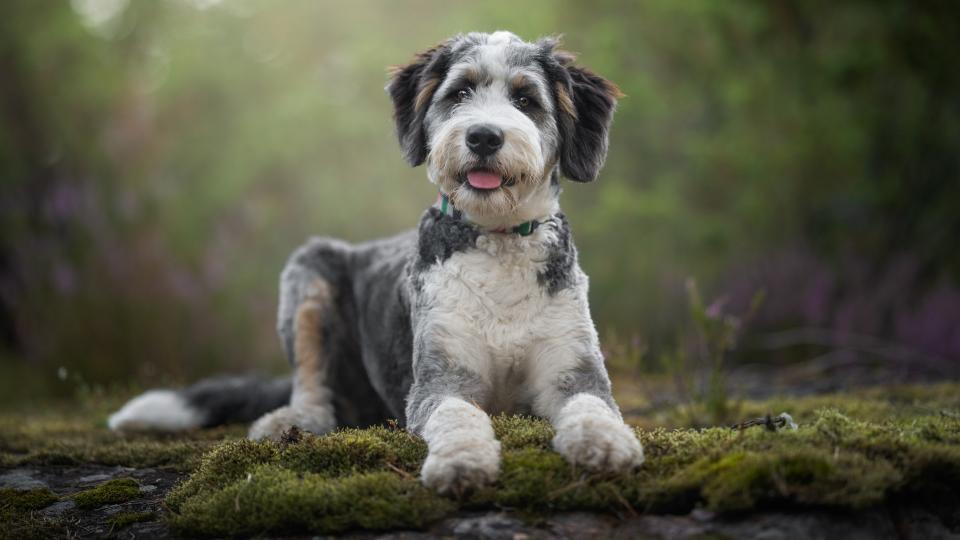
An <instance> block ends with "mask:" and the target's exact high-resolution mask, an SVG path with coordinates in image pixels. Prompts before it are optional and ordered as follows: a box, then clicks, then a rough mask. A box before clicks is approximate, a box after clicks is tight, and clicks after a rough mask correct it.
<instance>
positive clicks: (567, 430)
mask: <svg viewBox="0 0 960 540" xmlns="http://www.w3.org/2000/svg"><path fill="white" fill-rule="evenodd" d="M556 431H557V434H556V435H555V436H554V437H553V448H554V449H555V450H556V451H557V452H559V453H560V455H562V456H563V457H564V458H566V459H567V461H569V462H570V463H572V464H574V465H577V466H582V467H585V468H587V469H590V470H592V471H598V472H622V471H626V470H629V469H632V468H634V467H637V466H639V465H640V464H641V463H643V447H642V446H640V441H639V440H637V437H636V435H635V434H634V433H633V430H632V429H630V427H629V426H627V425H626V424H624V423H623V420H621V419H620V418H617V416H616V415H614V414H613V412H612V411H611V410H610V409H609V408H608V407H607V405H606V404H605V403H604V402H603V401H602V400H600V399H599V398H597V397H594V396H591V395H587V394H581V395H578V396H576V397H574V398H573V399H571V400H570V401H569V402H568V403H567V404H566V405H565V406H564V407H563V409H562V410H561V411H560V414H559V415H558V420H557V423H556Z"/></svg>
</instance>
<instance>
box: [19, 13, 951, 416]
mask: <svg viewBox="0 0 960 540" xmlns="http://www.w3.org/2000/svg"><path fill="white" fill-rule="evenodd" d="M495 29H508V30H511V31H513V32H515V33H517V34H519V35H521V36H522V37H525V38H527V39H534V38H536V37H538V36H543V35H553V34H561V33H562V34H564V35H565V39H564V43H565V48H567V49H569V50H572V51H576V52H578V53H579V54H580V59H581V62H582V63H583V64H584V65H587V66H589V67H591V68H593V69H595V70H596V71H598V72H599V73H601V74H603V75H605V76H607V77H609V78H610V79H611V80H613V81H615V82H616V83H617V84H618V85H619V86H620V88H622V89H623V91H624V92H625V93H626V94H627V96H628V97H627V98H625V99H624V100H622V102H621V104H620V107H619V110H618V113H617V116H616V119H615V125H614V128H613V133H612V145H611V149H610V155H609V159H608V162H607V166H606V169H605V171H604V173H603V174H602V176H601V178H600V180H599V181H597V182H596V183H594V184H589V185H574V184H570V183H568V184H566V191H565V193H564V197H563V204H564V208H565V210H566V212H567V213H568V215H569V216H570V219H571V221H572V224H573V227H574V233H575V236H576V239H577V242H578V245H579V247H580V251H581V263H582V265H583V266H584V268H585V270H586V271H587V273H588V274H589V275H590V276H591V287H592V288H591V301H592V306H593V310H594V314H595V317H596V320H597V322H598V326H599V327H600V331H601V335H602V336H604V337H605V339H606V344H607V345H606V346H607V348H608V352H609V354H610V356H611V359H610V361H611V363H613V364H614V365H615V367H617V368H618V369H620V368H622V369H625V370H629V371H631V372H633V371H647V372H657V371H661V372H662V371H664V370H667V371H669V370H671V369H674V370H676V369H678V368H677V366H681V367H682V366H684V365H686V364H685V363H686V362H690V361H691V358H700V359H701V360H702V359H703V358H706V359H707V361H710V362H715V363H720V362H722V363H726V364H727V365H731V366H735V365H747V364H762V365H767V366H788V365H797V364H798V363H800V364H802V363H804V362H817V363H818V364H817V365H818V366H819V367H818V369H820V370H821V372H822V371H823V370H829V369H830V367H831V366H833V365H835V364H836V365H849V364H857V365H867V366H886V367H887V368H889V367H890V366H893V367H895V368H896V370H894V371H891V370H889V369H888V370H887V371H884V373H897V374H899V375H897V376H898V377H899V376H901V375H902V376H903V377H914V376H918V377H921V378H923V377H926V378H942V377H947V376H951V377H956V376H960V367H958V365H960V288H958V285H960V250H958V242H957V240H958V238H960V192H958V187H960V182H958V180H960V69H958V62H957V57H958V54H960V4H958V3H956V2H950V1H946V0H945V1H939V2H938V1H924V2H910V1H907V0H883V1H874V0H870V1H856V0H854V1H849V2H839V3H837V2H826V1H813V0H811V1H803V2H799V1H798V2H791V1H782V0H781V1H769V2H761V1H728V2H715V1H711V0H700V1H689V2H687V1H684V2H677V1H673V0H645V1H636V2H633V1H630V2H610V1H589V2H588V1H579V2H578V1H557V2H540V1H532V0H531V1H528V0H525V1H523V2H517V1H516V0H507V1H485V2H450V1H429V2H428V1H411V2H392V1H387V0H383V1H354V2H320V1H308V0H294V1H284V2H274V1H269V0H260V1H254V0H222V1H218V0H72V1H69V2H68V1H43V2H38V1H33V0H10V1H7V2H4V7H3V16H2V17H0V404H11V403H13V402H19V403H32V402H34V401H35V400H44V399H49V398H50V397H54V396H61V397H66V396H69V395H71V394H73V393H75V392H76V391H77V389H78V388H87V387H91V386H97V385H104V386H109V385H116V384H140V385H156V384H163V383H169V382H177V381H186V380H191V379H194V378H197V377H200V376H203V375H207V374H210V373H213V372H220V371H229V372H238V371H245V370H251V369H259V370H262V371H270V372H274V371H276V372H279V371H283V370H284V369H286V366H285V361H284V360H283V358H282V356H281V353H280V347H279V344H278V341H277V339H276V337H275V335H274V313H275V308H276V298H275V297H276V282H277V276H278V272H279V271H280V269H281V267H282V265H283V263H284V260H285V258H286V257H287V255H288V254H289V253H290V251H291V250H292V249H293V248H294V247H295V246H297V245H298V244H299V243H300V242H302V241H303V240H304V239H305V238H306V237H307V236H309V235H311V234H324V235H333V236H340V237H344V238H347V239H349V240H355V241H359V240H364V239H368V238H372V237H376V236H379V235H386V234H391V233H394V232H397V231H399V230H402V229H405V228H409V227H412V226H413V225H415V223H416V222H417V219H418V216H419V214H420V212H421V211H422V210H423V209H424V208H425V207H426V206H428V205H429V204H431V203H432V202H433V200H434V198H435V191H434V189H433V188H432V187H431V185H429V184H428V182H427V181H426V179H425V174H424V171H423V170H422V169H411V168H409V167H407V166H406V165H405V164H404V162H403V161H402V159H401V157H400V152H399V149H398V146H397V143H396V141H395V139H394V134H393V126H392V123H391V120H390V107H389V102H388V99H387V97H386V95H385V93H384V91H383V87H384V84H385V82H386V70H385V68H386V67H387V66H389V65H396V64H401V63H404V62H405V61H407V60H408V59H409V58H410V57H411V56H412V55H413V53H414V52H416V51H418V50H421V49H424V48H426V47H428V46H430V45H432V44H433V43H435V42H438V41H440V40H442V39H443V38H445V37H448V36H450V35H452V34H455V33H458V32H466V31H472V30H485V31H492V30H495ZM701 297H702V298H701ZM704 349H707V352H706V353H705V354H704V353H703V351H704ZM691 351H692V352H691ZM697 351H700V352H699V353H698V352H697ZM78 383H79V384H78Z"/></svg>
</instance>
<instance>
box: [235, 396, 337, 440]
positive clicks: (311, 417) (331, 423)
mask: <svg viewBox="0 0 960 540" xmlns="http://www.w3.org/2000/svg"><path fill="white" fill-rule="evenodd" d="M292 426H297V427H298V428H300V429H302V430H304V431H309V432H310V433H316V434H317V435H323V434H324V433H327V432H328V431H331V430H333V429H334V428H335V427H337V421H336V418H334V414H333V407H330V406H318V405H308V404H299V405H297V406H295V407H293V406H287V407H280V408H279V409H277V410H275V411H273V412H270V413H267V414H265V415H263V416H261V417H260V418H259V419H258V420H257V421H256V422H254V423H253V425H251V426H250V431H249V433H248V434H247V437H248V438H250V439H253V440H263V439H270V440H274V441H276V440H280V437H281V436H282V435H283V434H284V432H286V431H287V430H288V429H290V428H291V427H292Z"/></svg>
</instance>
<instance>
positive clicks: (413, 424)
mask: <svg viewBox="0 0 960 540" xmlns="http://www.w3.org/2000/svg"><path fill="white" fill-rule="evenodd" d="M414 379H415V381H416V382H415V383H414V384H413V386H411V387H410V393H409V395H408V396H407V407H406V427H407V429H408V430H409V431H411V432H413V433H417V434H421V433H423V428H424V426H425V425H426V424H427V420H428V419H429V418H430V415H431V414H433V411H435V410H436V408H437V406H438V405H440V402H441V401H443V400H444V398H446V397H448V396H456V397H459V398H461V399H464V400H466V401H470V402H473V403H476V404H478V405H479V406H481V407H483V406H484V405H485V404H486V403H487V401H489V399H490V395H491V391H490V387H489V386H488V385H487V384H486V383H485V382H484V381H483V379H482V378H481V377H480V375H478V374H476V373H474V372H473V371H470V370H469V369H466V368H464V367H462V366H454V365H452V364H450V362H448V361H447V359H446V357H445V356H444V355H443V354H442V353H439V352H427V353H423V354H421V355H419V356H418V357H417V360H416V361H415V362H414Z"/></svg>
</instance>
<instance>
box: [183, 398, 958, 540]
mask: <svg viewBox="0 0 960 540" xmlns="http://www.w3.org/2000/svg"><path fill="white" fill-rule="evenodd" d="M806 416H807V421H805V422H804V423H803V424H802V425H801V427H800V428H799V429H798V430H797V431H783V430H781V431H778V432H769V431H766V430H763V429H753V430H746V431H735V430H731V429H728V428H710V429H703V430H692V429H683V430H668V429H662V428H661V429H654V430H649V431H639V430H638V436H639V437H640V438H641V440H642V441H643V444H644V447H645V449H646V455H647V461H646V462H645V463H644V465H643V466H642V467H640V468H639V469H638V470H636V471H633V472H630V473H625V474H621V475H596V474H590V473H588V472H587V471H583V470H578V469H576V468H573V467H571V466H570V465H569V464H568V463H567V462H566V461H564V460H563V458H561V457H560V456H559V455H558V454H556V453H555V452H553V451H552V450H551V449H550V439H551V437H552V435H553V431H552V429H551V428H550V426H549V425H548V424H547V423H546V422H544V421H542V420H538V419H532V418H525V417H516V416H499V417H495V418H494V429H495V431H496V433H497V435H498V437H499V438H500V440H501V441H502V442H503V463H502V471H501V474H500V477H499V480H498V482H497V483H496V484H495V485H493V486H490V487H487V488H484V489H480V490H478V491H476V492H474V493H473V494H471V495H470V496H468V497H465V498H463V499H461V500H453V499H448V498H444V497H440V496H438V495H436V494H434V493H432V492H430V491H429V490H426V489H424V488H423V487H422V486H421V485H420V483H419V481H418V478H417V476H418V473H419V466H420V463H421V462H422V459H423V457H424V456H425V452H426V448H425V445H424V443H423V442H422V441H421V440H420V439H419V438H416V437H413V436H410V435H408V434H407V433H405V432H403V431H398V430H390V429H387V428H381V427H377V428H371V429H367V430H352V429H348V430H342V431H338V432H336V433H332V434H330V435H327V436H323V437H315V436H312V435H303V436H302V437H301V438H300V440H299V441H297V442H293V443H286V444H278V443H269V442H251V441H234V442H229V443H225V444H223V445H221V446H220V447H218V448H217V449H215V450H214V451H212V452H210V453H209V454H208V455H207V456H206V457H205V458H204V459H203V462H202V464H201V466H200V468H199V469H198V470H197V471H196V472H195V473H194V474H193V475H192V476H190V477H189V478H188V479H187V480H186V481H185V482H183V483H182V484H180V485H179V486H178V487H177V488H176V489H174V490H173V491H172V492H171V493H170V495H169V496H168V498H167V503H168V506H169V507H170V509H171V511H172V515H171V524H172V525H173V526H174V528H175V529H176V530H177V531H178V532H180V533H183V534H189V535H217V536H221V535H233V534H260V533H264V534H266V533H269V534H284V533H303V532H313V533H335V532H341V531H345V530H350V529H373V530H385V529H393V528H422V527H426V526H428V525H429V524H430V523H433V522H435V521H437V520H439V519H441V518H443V517H445V516H448V515H450V514H452V513H453V512H455V511H457V510H462V509H487V508H509V509H513V510H517V511H520V512H523V513H526V514H534V515H536V514H545V513H551V512H559V511H581V510H582V511H600V512H609V513H619V514H627V513H638V512H643V511H647V512H688V511H690V510H691V509H693V508H694V507H695V506H697V505H702V506H705V507H707V508H709V509H711V510H714V511H716V512H720V513H739V512H745V511H749V510H752V509H764V508H805V507H828V508H835V509H845V510H855V509H862V508H866V507H871V506H875V505H879V504H883V503H884V502H885V501H887V500H888V498H890V497H892V496H895V495H896V494H898V493H902V492H908V491H910V490H912V489H918V488H919V487H920V486H928V487H929V486H930V485H937V486H940V487H941V488H946V489H953V487H952V486H956V485H960V446H958V443H960V420H958V419H957V418H954V417H951V416H949V415H944V414H940V413H939V412H933V411H928V413H927V414H923V415H914V416H911V417H909V418H897V419H891V420H886V421H882V422H877V421H873V422H870V421H861V420H854V419H852V418H850V417H849V416H847V415H845V414H843V413H841V412H839V411H838V410H836V409H822V410H819V411H815V412H814V413H812V414H810V415H806Z"/></svg>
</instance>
